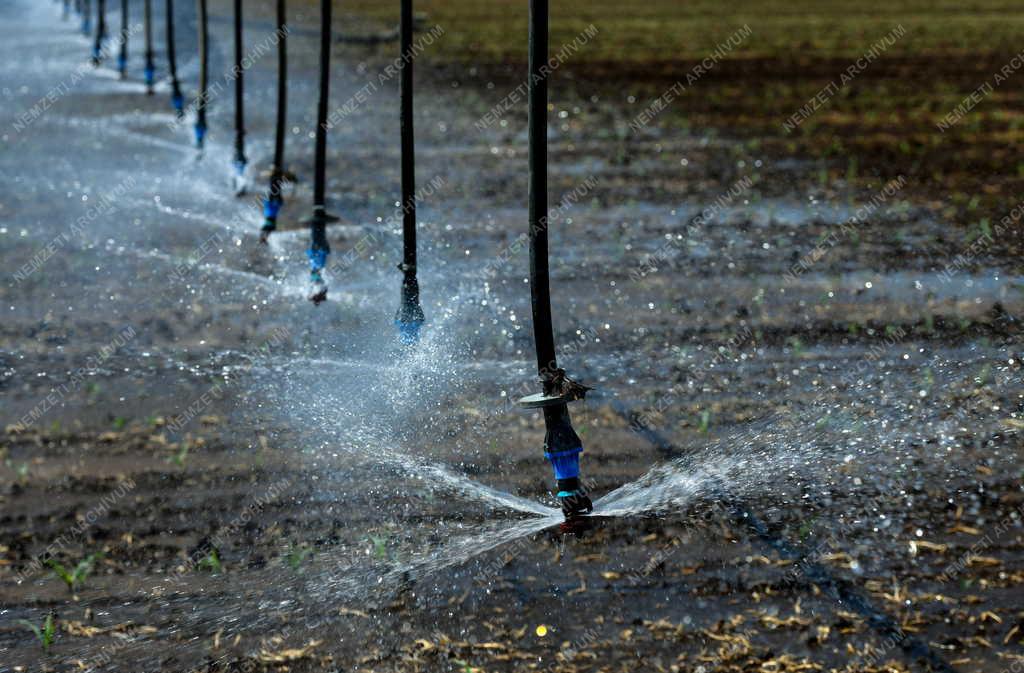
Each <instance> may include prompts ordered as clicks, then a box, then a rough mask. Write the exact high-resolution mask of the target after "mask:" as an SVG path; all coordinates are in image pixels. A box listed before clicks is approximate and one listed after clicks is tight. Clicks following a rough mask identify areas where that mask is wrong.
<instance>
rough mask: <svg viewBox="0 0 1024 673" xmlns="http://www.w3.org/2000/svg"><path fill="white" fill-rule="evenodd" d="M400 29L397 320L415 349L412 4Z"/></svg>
mask: <svg viewBox="0 0 1024 673" xmlns="http://www.w3.org/2000/svg"><path fill="white" fill-rule="evenodd" d="M401 14H402V16H401V22H400V27H399V49H400V53H401V58H402V60H403V62H404V66H403V68H402V78H401V113H400V125H401V136H402V139H401V144H402V201H401V203H402V263H401V264H400V265H399V267H398V268H399V269H401V270H402V296H401V303H400V304H399V307H398V314H397V315H396V316H395V325H396V326H397V327H398V334H399V338H400V339H401V341H402V343H404V344H406V345H412V344H414V343H416V342H417V341H419V332H420V326H422V325H423V322H424V315H423V308H422V307H421V306H420V286H419V281H418V280H417V278H416V141H415V138H416V135H415V132H414V125H413V118H412V111H413V50H412V34H413V14H412V0H402V8H401Z"/></svg>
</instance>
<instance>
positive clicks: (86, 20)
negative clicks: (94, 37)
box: [82, 0, 92, 35]
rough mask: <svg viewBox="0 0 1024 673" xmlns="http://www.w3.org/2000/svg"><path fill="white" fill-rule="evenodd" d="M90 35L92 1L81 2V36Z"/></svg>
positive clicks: (84, 0)
mask: <svg viewBox="0 0 1024 673" xmlns="http://www.w3.org/2000/svg"><path fill="white" fill-rule="evenodd" d="M90 33H92V0H82V35H89V34H90Z"/></svg>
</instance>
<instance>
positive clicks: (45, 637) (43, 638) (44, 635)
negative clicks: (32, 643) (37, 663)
mask: <svg viewBox="0 0 1024 673" xmlns="http://www.w3.org/2000/svg"><path fill="white" fill-rule="evenodd" d="M18 623H19V624H21V625H22V626H27V627H28V628H29V629H31V630H32V633H34V634H36V639H37V640H39V644H40V645H42V646H43V652H47V651H49V649H50V645H53V636H54V634H56V632H57V628H56V626H55V625H54V623H53V614H52V613H51V614H48V615H46V621H44V622H43V627H42V628H39V627H38V626H36V625H35V624H33V623H32V622H30V621H29V620H27V619H19V620H18Z"/></svg>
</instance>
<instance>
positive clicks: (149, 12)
mask: <svg viewBox="0 0 1024 673" xmlns="http://www.w3.org/2000/svg"><path fill="white" fill-rule="evenodd" d="M143 11H144V12H145V15H146V18H145V20H146V70H145V74H144V77H145V79H146V95H147V96H152V95H153V82H154V81H155V80H156V66H155V65H154V64H153V0H146V2H145V4H144V5H143Z"/></svg>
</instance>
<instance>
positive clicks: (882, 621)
mask: <svg viewBox="0 0 1024 673" xmlns="http://www.w3.org/2000/svg"><path fill="white" fill-rule="evenodd" d="M613 409H614V410H615V412H616V413H618V414H619V415H620V416H621V417H622V418H623V419H624V420H626V421H627V422H629V423H630V425H631V427H633V428H634V429H637V430H639V431H640V433H639V434H640V436H641V437H643V438H644V439H646V440H647V441H648V442H650V443H651V445H652V446H654V447H655V448H656V449H657V450H658V452H659V453H660V454H661V455H662V456H664V457H672V456H679V455H682V452H681V451H680V450H679V449H678V448H677V447H675V446H674V445H673V444H672V443H671V442H669V441H668V440H667V439H666V438H665V437H664V436H663V435H662V434H661V433H659V432H658V431H657V430H654V429H652V428H650V427H647V426H645V425H639V424H637V423H636V419H637V418H638V416H637V414H635V413H634V412H633V411H632V410H630V409H628V408H627V407H626V406H625V405H623V404H622V403H616V404H614V405H613ZM713 493H714V496H715V498H716V499H717V500H718V501H719V502H722V503H724V504H725V506H726V507H727V508H728V510H729V514H730V516H731V517H732V519H733V522H734V523H735V524H736V525H737V526H739V527H741V528H745V529H747V530H749V531H750V532H752V533H753V534H754V535H756V536H757V538H758V539H759V540H760V541H761V542H762V543H764V544H765V545H767V546H768V547H770V548H771V549H773V550H775V552H776V553H778V555H779V556H780V557H782V558H784V559H786V560H788V561H792V562H794V564H795V565H796V566H797V567H799V568H800V571H801V572H802V573H803V575H804V577H806V578H807V580H808V581H810V582H811V583H813V584H814V585H816V586H817V587H818V588H820V589H821V590H822V592H823V593H824V594H825V595H827V596H828V597H829V598H831V599H832V600H834V601H835V602H836V603H839V604H840V605H842V606H844V607H846V608H849V609H851V610H853V611H854V612H856V613H857V614H859V615H860V616H862V617H863V618H864V619H865V620H866V621H867V623H868V624H869V625H870V626H871V628H872V629H874V630H875V631H876V632H878V633H879V634H880V635H882V636H883V637H884V638H886V639H887V640H889V641H891V642H893V643H894V644H898V645H899V647H900V649H901V650H902V651H903V652H904V653H905V654H906V655H907V656H908V657H909V658H911V659H914V660H917V661H927V662H928V664H929V666H930V667H931V668H932V670H936V671H943V673H955V669H954V668H953V667H952V666H950V665H949V664H948V663H946V661H945V660H943V659H942V657H940V656H939V655H938V654H936V653H935V652H934V651H933V650H932V649H931V648H930V647H928V645H927V643H924V642H922V641H921V640H920V639H918V638H916V637H914V636H913V635H911V634H909V633H907V632H906V631H904V630H903V629H902V628H900V625H899V623H898V622H897V621H896V620H895V619H893V618H892V617H890V616H889V615H888V614H886V613H885V612H883V611H881V610H879V609H878V608H876V607H875V606H874V605H872V603H871V601H870V600H869V599H868V598H867V597H866V596H864V595H863V594H862V593H861V592H860V591H859V590H858V589H857V588H856V587H855V586H853V584H852V583H850V582H849V581H847V580H844V579H842V578H837V577H834V576H833V575H832V573H831V572H829V570H828V569H827V568H825V567H824V566H823V565H821V564H820V563H818V562H816V561H814V560H813V553H809V552H807V551H804V550H802V549H800V548H797V547H793V546H791V545H790V544H789V543H787V542H786V541H785V540H783V539H782V538H780V537H779V536H777V535H774V534H773V533H772V532H771V531H770V530H769V529H768V526H767V525H766V524H765V523H764V522H763V521H761V518H760V517H758V516H757V514H756V513H755V512H753V511H752V510H751V509H750V508H748V507H747V506H746V504H744V502H743V500H742V499H741V498H739V497H737V496H734V495H732V494H731V493H730V492H729V489H728V487H727V485H726V484H725V483H724V482H722V481H721V480H720V479H717V480H716V482H715V484H714V486H713ZM813 549H814V547H813V546H812V547H811V550H812V552H813Z"/></svg>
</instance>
